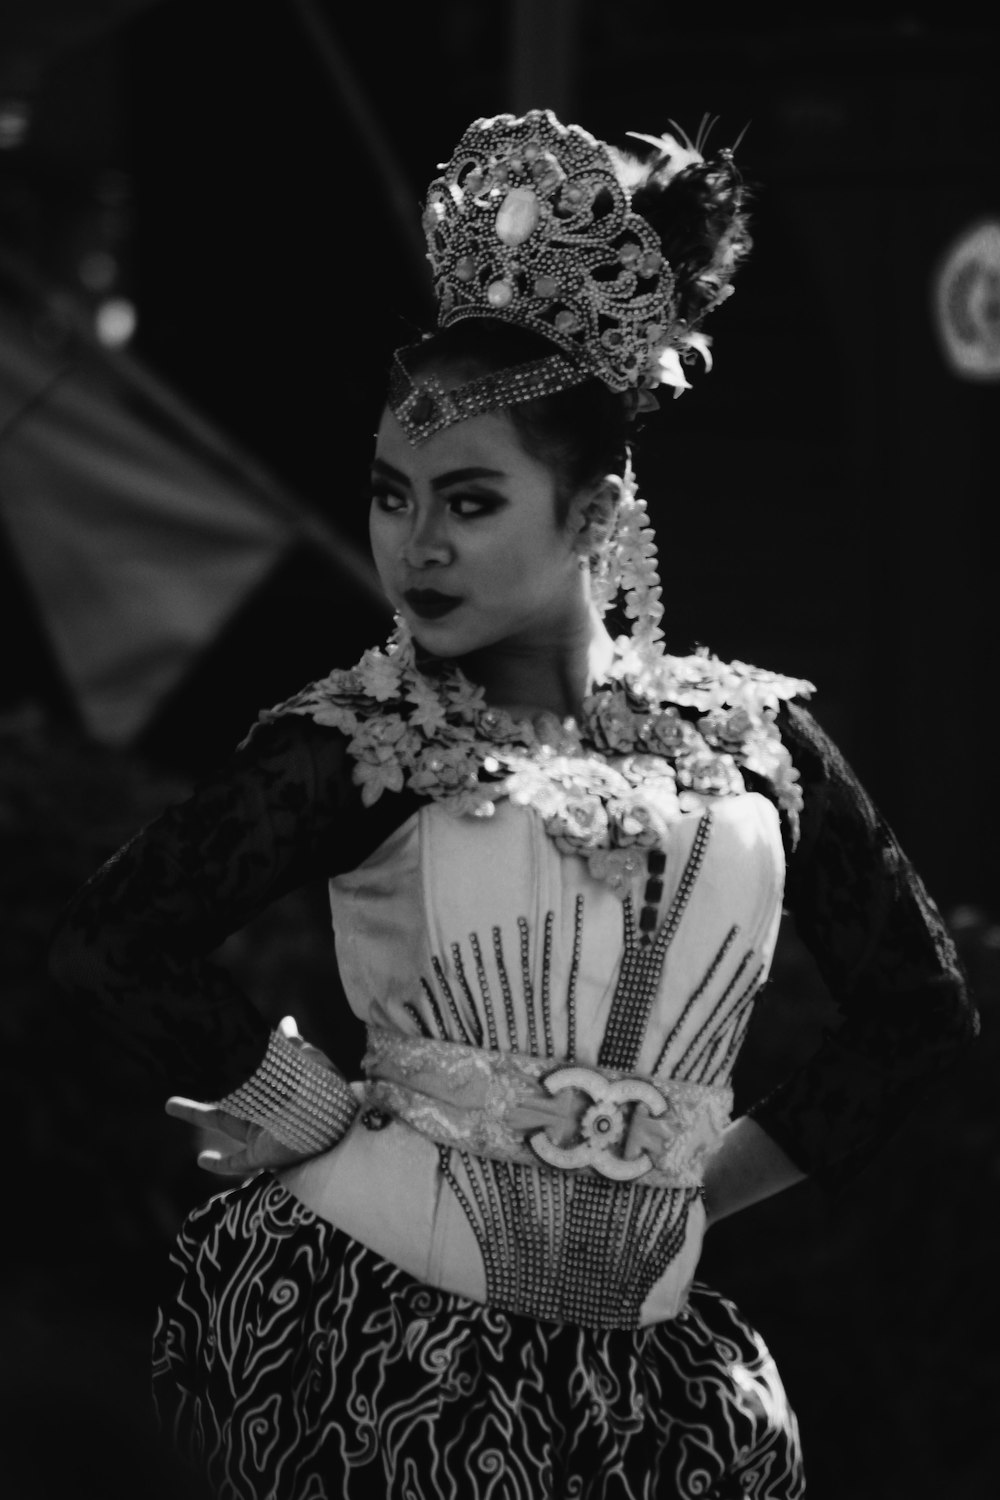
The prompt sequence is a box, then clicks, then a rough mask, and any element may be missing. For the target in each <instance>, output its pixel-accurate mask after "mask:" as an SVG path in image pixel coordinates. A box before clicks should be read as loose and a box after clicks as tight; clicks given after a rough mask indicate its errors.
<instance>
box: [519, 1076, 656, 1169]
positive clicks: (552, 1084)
mask: <svg viewBox="0 0 1000 1500" xmlns="http://www.w3.org/2000/svg"><path fill="white" fill-rule="evenodd" d="M542 1083H543V1085H544V1087H545V1089H546V1091H547V1092H548V1093H550V1094H552V1095H556V1094H559V1093H561V1092H562V1091H563V1089H579V1090H580V1092H581V1093H583V1094H586V1095H587V1096H588V1098H589V1099H590V1100H591V1101H592V1103H591V1104H590V1106H589V1108H587V1109H586V1110H585V1111H584V1113H583V1116H582V1117H581V1119H580V1134H581V1135H582V1136H583V1140H581V1141H580V1142H579V1143H578V1144H577V1145H574V1146H557V1145H555V1144H554V1143H553V1142H552V1141H550V1140H549V1137H548V1136H547V1135H546V1134H545V1131H544V1130H536V1131H535V1133H534V1134H533V1135H531V1136H529V1138H528V1144H529V1145H530V1146H531V1149H532V1151H534V1153H535V1155H536V1156H539V1157H541V1159H542V1161H544V1162H547V1163H548V1164H549V1166H550V1167H559V1168H560V1169H561V1170H563V1171H566V1172H574V1171H579V1170H580V1169H581V1168H582V1167H593V1168H594V1170H595V1172H600V1174H601V1176H602V1177H613V1178H614V1179H615V1181H616V1182H628V1181H630V1180H631V1179H633V1178H635V1177H642V1176H644V1175H645V1174H646V1173H647V1172H649V1171H651V1170H652V1167H653V1159H652V1157H651V1156H650V1155H649V1153H648V1151H642V1152H640V1153H639V1155H638V1156H636V1157H633V1159H632V1160H631V1161H626V1160H625V1158H624V1157H623V1156H616V1155H614V1154H613V1153H612V1150H611V1147H612V1146H615V1145H617V1143H618V1142H619V1141H620V1140H621V1139H622V1137H623V1136H624V1134H625V1130H626V1126H627V1121H626V1118H625V1114H624V1106H625V1105H626V1104H644V1105H645V1106H646V1108H647V1109H648V1110H649V1113H650V1114H651V1115H653V1116H654V1117H657V1116H660V1115H663V1114H665V1113H666V1111H667V1110H668V1109H669V1107H670V1104H669V1101H668V1100H667V1099H665V1098H664V1096H663V1095H662V1094H661V1093H660V1091H659V1089H658V1088H656V1087H655V1085H653V1084H651V1083H647V1082H646V1081H645V1080H644V1079H642V1078H620V1079H619V1080H618V1081H617V1082H616V1083H611V1082H610V1081H609V1080H608V1079H607V1078H605V1077H604V1076H603V1074H601V1073H598V1072H597V1071H596V1070H595V1069H594V1068H556V1069H555V1070H554V1071H553V1072H551V1073H549V1074H548V1075H547V1076H546V1077H545V1078H543V1079H542Z"/></svg>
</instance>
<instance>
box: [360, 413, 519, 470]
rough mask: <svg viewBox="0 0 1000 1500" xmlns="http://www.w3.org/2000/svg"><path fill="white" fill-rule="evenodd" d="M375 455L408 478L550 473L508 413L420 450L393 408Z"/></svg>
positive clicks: (461, 425)
mask: <svg viewBox="0 0 1000 1500" xmlns="http://www.w3.org/2000/svg"><path fill="white" fill-rule="evenodd" d="M375 456H376V458H379V459H382V460H383V461H384V462H386V463H389V464H391V465H392V466H393V467H394V468H397V469H399V470H401V471H402V472H403V473H405V474H413V475H418V474H420V475H422V474H428V475H430V474H434V473H437V472H440V471H442V470H445V469H454V468H471V467H485V468H492V469H498V470H503V471H504V472H512V471H514V472H524V471H525V470H526V469H529V468H530V469H532V470H535V469H544V467H545V466H544V465H542V464H540V463H539V462H538V460H537V459H534V458H532V456H531V455H530V454H529V453H528V452H527V451H526V450H525V448H524V446H523V444H522V442H521V438H520V435H519V434H518V431H517V428H516V427H515V426H514V424H513V422H512V421H511V419H510V417H509V416H508V415H507V413H506V412H485V413H481V414H480V415H478V416H474V417H466V418H465V419H464V420H462V421H460V422H453V423H452V424H451V426H449V427H444V428H442V429H441V430H440V432H436V433H434V434H433V436H432V437H429V438H428V439H427V440H426V441H425V442H423V443H420V444H419V445H417V446H415V445H414V444H413V443H411V442H410V440H409V438H408V437H407V435H406V433H405V432H404V431H403V428H402V427H401V425H400V423H399V421H398V420H397V418H396V416H395V414H394V413H393V411H392V410H391V409H390V408H389V407H388V406H387V407H386V408H385V410H384V411H383V413H382V420H381V422H380V423H379V429H378V433H377V436H376V441H375Z"/></svg>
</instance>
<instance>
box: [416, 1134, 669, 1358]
mask: <svg viewBox="0 0 1000 1500" xmlns="http://www.w3.org/2000/svg"><path fill="white" fill-rule="evenodd" d="M439 1155H440V1161H441V1171H442V1173H443V1175H444V1177H445V1178H446V1180H447V1182H448V1184H449V1186H450V1187H451V1189H452V1191H453V1193H454V1194H455V1197H456V1198H457V1199H458V1201H459V1203H460V1204H461V1207H462V1209H463V1211H464V1212H465V1215H466V1218H467V1219H468V1221H469V1224H470V1226H471V1228H472V1230H473V1233H474V1234H475V1236H476V1241H477V1244H478V1245H479V1250H480V1253H481V1255H482V1258H483V1266H484V1269H485V1273H486V1295H487V1300H488V1301H489V1303H490V1304H491V1305H493V1306H497V1307H502V1308H504V1309H505V1310H506V1311H508V1312H513V1313H518V1314H521V1315H522V1316H526V1317H534V1318H543V1319H548V1320H551V1321H554V1322H569V1323H580V1324H583V1325H585V1326H587V1327H592V1328H636V1327H638V1325H639V1316H640V1312H641V1309H642V1304H643V1302H644V1301H645V1300H646V1298H647V1297H648V1295H649V1293H650V1291H651V1290H652V1288H653V1286H654V1285H655V1284H656V1282H657V1281H658V1280H659V1279H660V1277H661V1276H662V1275H663V1274H664V1273H665V1272H666V1270H667V1268H668V1267H669V1265H670V1263H671V1261H672V1260H673V1259H674V1258H675V1257H676V1255H677V1254H678V1252H679V1251H680V1249H681V1247H682V1245H683V1244H684V1239H685V1232H686V1226H687V1217H688V1212H689V1209H690V1206H691V1203H692V1201H693V1200H694V1199H695V1198H696V1197H697V1196H698V1190H697V1189H696V1188H659V1189H655V1190H652V1191H651V1190H649V1189H643V1188H637V1187H636V1186H635V1184H633V1183H627V1182H608V1181H601V1180H598V1179H593V1178H581V1177H577V1176H575V1175H574V1174H573V1173H568V1172H553V1171H547V1170H545V1169H544V1168H538V1167H529V1166H523V1165H521V1164H520V1163H516V1162H497V1161H491V1160H487V1159H485V1158H482V1157H478V1156H472V1155H470V1154H468V1153H467V1152H464V1151H456V1150H454V1149H453V1148H450V1147H447V1146H441V1147H439Z"/></svg>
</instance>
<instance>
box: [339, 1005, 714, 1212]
mask: <svg viewBox="0 0 1000 1500" xmlns="http://www.w3.org/2000/svg"><path fill="white" fill-rule="evenodd" d="M364 1067H365V1072H366V1074H367V1077H368V1083H367V1084H366V1086H365V1095H364V1104H363V1112H362V1120H363V1122H365V1123H371V1122H372V1121H377V1120H378V1118H379V1116H380V1115H392V1116H394V1117H395V1118H397V1119H399V1120H403V1121H405V1123H406V1124H407V1125H410V1126H411V1127H412V1128H413V1129H414V1130H418V1131H419V1132H420V1134H421V1135H425V1136H427V1137H428V1138H429V1139H430V1140H432V1141H436V1142H437V1143H438V1144H440V1145H445V1146H457V1147H458V1148H460V1149H461V1150H463V1151H469V1152H471V1153H472V1154H473V1155H476V1156H484V1157H488V1158H491V1159H493V1160H496V1161H516V1162H525V1163H533V1164H534V1165H536V1166H537V1165H539V1163H544V1164H546V1165H548V1166H550V1167H553V1168H556V1169H559V1170H563V1171H572V1172H580V1173H583V1175H585V1176H601V1177H608V1178H612V1179H613V1180H616V1181H635V1182H636V1183H637V1184H640V1185H642V1186H644V1187H651V1188H653V1187H656V1188H662V1187H671V1188H675V1187H697V1186H699V1185H700V1183H701V1179H702V1172H703V1168H704V1162H705V1157H706V1155H707V1154H708V1152H709V1150H710V1149H711V1147H712V1146H713V1145H714V1144H715V1142H716V1141H717V1140H718V1137H719V1135H720V1134H721V1133H722V1131H723V1130H724V1129H725V1127H726V1125H727V1124H728V1122H729V1118H730V1111H731V1109H732V1100H733V1096H732V1090H731V1089H727V1088H709V1087H707V1086H706V1085H704V1084H698V1083H689V1082H686V1081H684V1080H675V1079H661V1080H656V1079H654V1078H648V1077H643V1076H640V1075H637V1074H634V1073H623V1072H620V1071H616V1070H615V1069H613V1068H591V1067H582V1066H578V1065H577V1064H566V1065H562V1066H560V1065H556V1066H553V1063H552V1059H551V1058H539V1057H528V1056H525V1055H524V1054H522V1053H518V1052H499V1051H487V1050H485V1049H484V1048H481V1047H471V1046H466V1045H464V1044H463V1043H460V1042H441V1041H435V1040H432V1039H427V1038H423V1037H409V1036H403V1035H402V1034H400V1033H398V1032H394V1031H388V1030H386V1029H384V1028H382V1027H376V1026H370V1027H369V1028H368V1051H367V1052H366V1054H365V1059H364ZM369 1115H370V1116H371V1120H367V1119H366V1117H367V1116H369Z"/></svg>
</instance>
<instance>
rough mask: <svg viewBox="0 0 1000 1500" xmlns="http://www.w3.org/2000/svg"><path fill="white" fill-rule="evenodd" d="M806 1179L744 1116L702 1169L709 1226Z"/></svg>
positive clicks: (765, 1135)
mask: <svg viewBox="0 0 1000 1500" xmlns="http://www.w3.org/2000/svg"><path fill="white" fill-rule="evenodd" d="M805 1176H806V1173H805V1172H803V1171H802V1169H801V1168H800V1167H797V1166H796V1165H795V1163H794V1162H793V1161H792V1160H791V1158H790V1157H789V1156H786V1154H785V1152H784V1151H782V1149H781V1147H780V1146H779V1145H778V1144H777V1142H776V1141H773V1140H772V1139H771V1137H770V1136H769V1135H768V1134H767V1133H766V1131H764V1130H762V1129H761V1127H760V1126H759V1125H758V1124H757V1122H756V1121H755V1120H751V1119H749V1118H748V1117H747V1116H746V1115H744V1116H742V1117H741V1118H740V1119H738V1120H734V1121H733V1123H732V1124H731V1125H730V1126H729V1128H728V1129H727V1130H726V1132H725V1134H724V1135H723V1137H722V1139H721V1141H720V1142H719V1145H718V1147H717V1148H716V1150H715V1151H714V1152H713V1154H712V1156H711V1157H710V1158H709V1160H708V1163H707V1165H706V1167H705V1178H704V1186H705V1214H706V1220H707V1223H708V1225H709V1226H711V1225H712V1224H716V1223H718V1221H719V1220H720V1219H725V1218H727V1217H728V1216H729V1214H735V1213H738V1212H739V1211H740V1209H741V1208H750V1207H751V1205H752V1204H754V1203H760V1202H761V1200H762V1199H764V1198H770V1197H772V1196H773V1195H774V1194H775V1193H781V1192H784V1190H785V1188H789V1187H794V1185H795V1183H797V1182H801V1181H802V1180H803V1178H804V1177H805Z"/></svg>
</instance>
